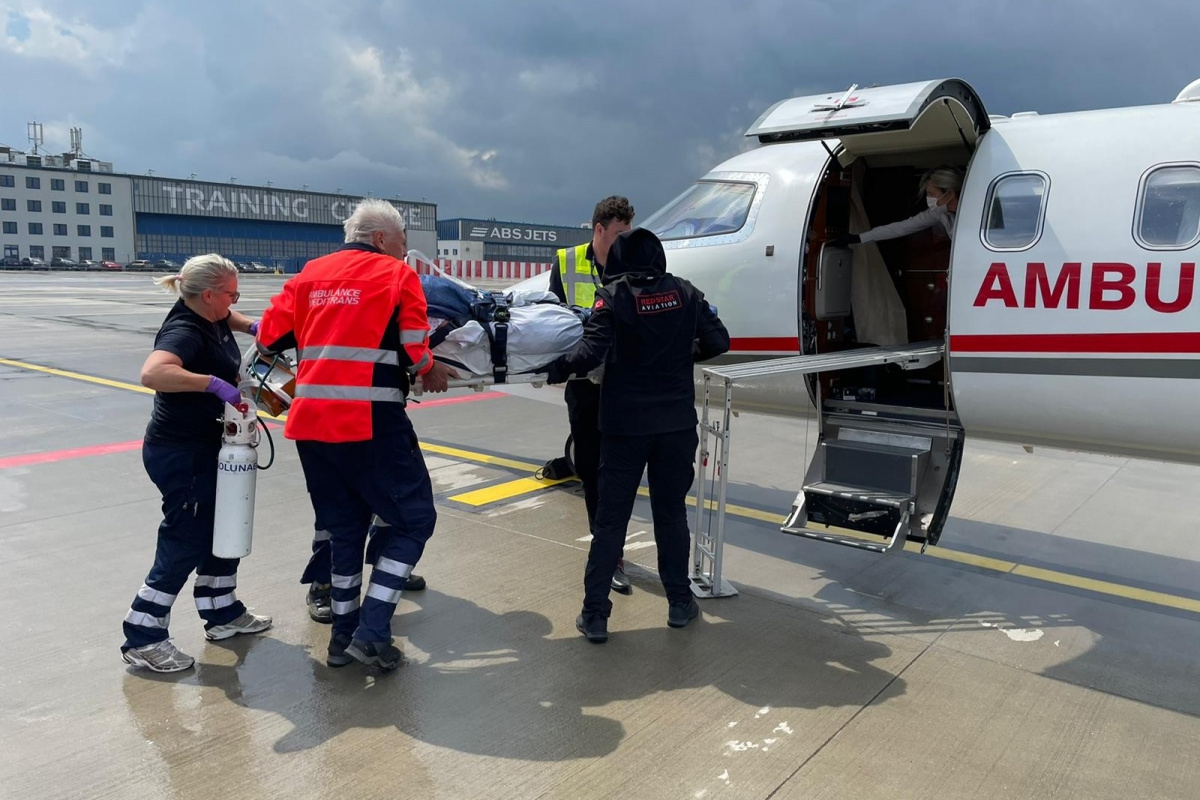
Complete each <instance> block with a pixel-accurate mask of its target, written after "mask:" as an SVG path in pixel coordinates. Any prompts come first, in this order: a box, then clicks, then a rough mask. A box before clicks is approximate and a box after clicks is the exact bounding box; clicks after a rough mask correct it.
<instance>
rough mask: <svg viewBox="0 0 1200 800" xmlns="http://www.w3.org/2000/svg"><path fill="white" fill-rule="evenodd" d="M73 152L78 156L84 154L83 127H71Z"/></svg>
mask: <svg viewBox="0 0 1200 800" xmlns="http://www.w3.org/2000/svg"><path fill="white" fill-rule="evenodd" d="M71 154H72V155H74V156H75V157H76V158H80V157H81V156H83V128H71Z"/></svg>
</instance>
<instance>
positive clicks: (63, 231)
mask: <svg viewBox="0 0 1200 800" xmlns="http://www.w3.org/2000/svg"><path fill="white" fill-rule="evenodd" d="M54 235H55V236H66V235H67V226H66V225H60V224H57V223H56V224H55V225H54Z"/></svg>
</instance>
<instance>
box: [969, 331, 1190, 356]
mask: <svg viewBox="0 0 1200 800" xmlns="http://www.w3.org/2000/svg"><path fill="white" fill-rule="evenodd" d="M950 352H952V353H1146V354H1151V355H1160V354H1166V353H1189V354H1200V333H1016V334H983V335H960V336H951V337H950Z"/></svg>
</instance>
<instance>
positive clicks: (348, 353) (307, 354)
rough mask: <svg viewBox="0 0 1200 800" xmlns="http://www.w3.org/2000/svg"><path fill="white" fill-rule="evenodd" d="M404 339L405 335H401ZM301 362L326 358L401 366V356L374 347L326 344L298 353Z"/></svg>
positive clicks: (301, 350)
mask: <svg viewBox="0 0 1200 800" xmlns="http://www.w3.org/2000/svg"><path fill="white" fill-rule="evenodd" d="M401 336H402V337H403V334H401ZM296 355H298V356H299V357H300V360H301V361H311V360H313V359H317V358H326V359H329V360H331V361H364V362H366V363H368V364H391V365H392V366H398V365H399V364H400V355H399V354H398V353H397V352H396V351H395V350H379V349H377V348H374V347H343V346H342V345H337V344H326V345H321V346H319V347H305V348H302V349H300V350H297V351H296Z"/></svg>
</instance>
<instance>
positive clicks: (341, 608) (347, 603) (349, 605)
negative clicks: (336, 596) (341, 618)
mask: <svg viewBox="0 0 1200 800" xmlns="http://www.w3.org/2000/svg"><path fill="white" fill-rule="evenodd" d="M329 606H330V608H332V609H333V613H334V614H338V615H341V614H349V613H350V612H351V611H354V610H355V609H356V608H358V598H357V597H356V598H354V599H353V600H334V601H332V602H330V604H329Z"/></svg>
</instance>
